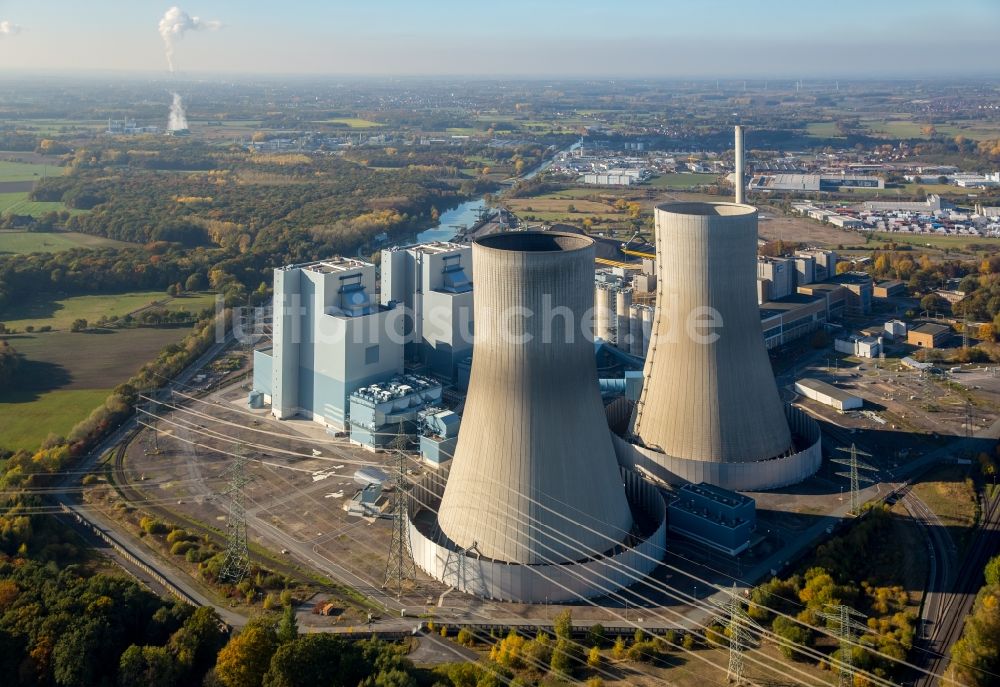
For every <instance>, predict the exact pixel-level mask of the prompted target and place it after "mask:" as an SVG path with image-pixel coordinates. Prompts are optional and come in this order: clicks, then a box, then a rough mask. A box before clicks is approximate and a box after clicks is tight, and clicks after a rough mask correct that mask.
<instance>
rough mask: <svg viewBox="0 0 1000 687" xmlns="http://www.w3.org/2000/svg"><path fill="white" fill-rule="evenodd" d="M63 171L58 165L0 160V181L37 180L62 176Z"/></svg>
mask: <svg viewBox="0 0 1000 687" xmlns="http://www.w3.org/2000/svg"><path fill="white" fill-rule="evenodd" d="M62 171H63V170H62V168H61V167H58V166H56V165H33V164H30V163H27V162H8V161H6V160H0V181H36V180H38V179H41V178H42V177H46V176H48V177H52V176H60V175H61V174H62Z"/></svg>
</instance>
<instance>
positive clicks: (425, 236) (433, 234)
mask: <svg viewBox="0 0 1000 687" xmlns="http://www.w3.org/2000/svg"><path fill="white" fill-rule="evenodd" d="M581 145H583V139H582V138H581V139H580V140H579V141H577V142H576V143H574V144H573V145H571V146H570V147H569V148H565V149H564V150H560V151H559V153H568V152H570V151H573V150H576V149H577V148H579V147H580V146H581ZM559 153H556V154H555V155H553V156H552V157H551V158H549V159H548V160H546V161H545V162H543V163H542V164H540V165H539V166H538V167H536V168H535V169H533V170H531V171H530V172H528V173H527V174H525V175H524V176H523V177H521V178H522V179H531V178H533V177H535V176H537V175H538V174H540V173H542V172H543V171H545V170H546V169H548V167H549V165H551V164H552V161H553V160H554V159H555V158H556V155H559ZM484 205H486V200H485V196H480V197H479V198H473V199H472V200H467V201H465V202H464V203H462V204H461V205H459V206H458V207H456V208H452V209H451V210H448V211H447V212H443V213H441V216H440V217H439V218H438V223H437V224H436V225H434V226H433V227H431V228H430V229H425V230H423V231H422V232H420V233H419V234H417V243H427V242H428V241H451V240H452V239H453V238H455V234H457V233H458V231H459V230H458V228H457V227H455V226H454V225H463V226H466V227H471V226H472V225H473V224H475V223H476V221H478V220H479V211H480V209H482V207H483V206H484Z"/></svg>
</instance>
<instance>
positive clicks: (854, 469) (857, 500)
mask: <svg viewBox="0 0 1000 687" xmlns="http://www.w3.org/2000/svg"><path fill="white" fill-rule="evenodd" d="M837 450H838V451H843V452H845V453H848V454H850V456H851V457H850V458H849V459H842V458H835V459H833V462H834V463H839V464H841V465H847V466H848V467H849V468H850V472H838V473H837V475H839V476H840V477H847V478H848V479H849V480H851V513H853V514H854V515H860V514H861V480H864V481H865V482H874V481H875V480H873V479H872V478H870V477H868V475H862V474H861V473H860V472H859V469H861V470H876V471H877V470H878V468H876V467H874V466H872V465H869V464H868V463H865V462H862V461H860V460H858V456H864V457H866V458H871V457H872V454H870V453H865V452H864V451H860V450H858V447H857V445H856V444H851V447H850V448H845V447H843V446H841V447H838V448H837Z"/></svg>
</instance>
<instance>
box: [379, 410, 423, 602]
mask: <svg viewBox="0 0 1000 687" xmlns="http://www.w3.org/2000/svg"><path fill="white" fill-rule="evenodd" d="M392 444H393V448H394V449H395V450H396V459H397V465H396V474H395V475H394V476H393V492H392V502H393V503H392V539H391V540H390V541H389V556H388V557H387V558H386V560H385V580H384V581H383V583H382V588H383V589H391V588H392V587H395V588H396V598H397V599H398V598H400V597H401V596H403V582H404V581H405V580H412V581H414V582H416V580H417V565H416V562H415V561H414V560H413V548H412V546H411V545H410V527H409V521H410V518H409V508H408V506H407V489H406V470H405V467H404V464H403V461H404V460H405V458H406V454H405V453H404V452H403V450H404V449H405V448H406V446H407V444H409V439H408V437H407V436H406V434H405V433H404V427H403V423H402V421H400V423H399V433H398V434H397V435H396V438H395V439H393V440H392Z"/></svg>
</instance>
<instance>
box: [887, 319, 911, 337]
mask: <svg viewBox="0 0 1000 687" xmlns="http://www.w3.org/2000/svg"><path fill="white" fill-rule="evenodd" d="M883 329H884V330H885V333H886V334H888V335H889V338H890V339H892V340H893V341H905V340H906V323H905V322H903V321H902V320H889V321H888V322H886V323H885V325H883Z"/></svg>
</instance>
